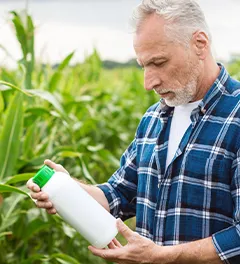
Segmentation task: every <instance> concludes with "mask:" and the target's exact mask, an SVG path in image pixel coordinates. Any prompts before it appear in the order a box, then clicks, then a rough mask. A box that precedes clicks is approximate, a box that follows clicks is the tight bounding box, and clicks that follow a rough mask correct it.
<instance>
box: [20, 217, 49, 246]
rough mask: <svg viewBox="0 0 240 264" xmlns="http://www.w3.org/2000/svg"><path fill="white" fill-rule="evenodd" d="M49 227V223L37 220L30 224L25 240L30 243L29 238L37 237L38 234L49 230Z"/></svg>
mask: <svg viewBox="0 0 240 264" xmlns="http://www.w3.org/2000/svg"><path fill="white" fill-rule="evenodd" d="M49 227H50V223H49V222H44V221H43V220H41V219H39V218H37V219H35V220H33V221H32V222H30V223H29V224H28V228H27V230H26V232H25V234H24V238H23V239H24V240H25V241H28V240H29V238H31V237H33V236H36V234H37V233H39V232H40V231H41V230H45V229H46V230H49Z"/></svg>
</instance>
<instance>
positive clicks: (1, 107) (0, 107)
mask: <svg viewBox="0 0 240 264" xmlns="http://www.w3.org/2000/svg"><path fill="white" fill-rule="evenodd" d="M3 110H4V100H3V96H2V92H1V91H0V113H1V112H3Z"/></svg>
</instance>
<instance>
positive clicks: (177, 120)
mask: <svg viewBox="0 0 240 264" xmlns="http://www.w3.org/2000/svg"><path fill="white" fill-rule="evenodd" d="M200 101H201V100H199V101H196V102H193V103H188V104H185V105H179V106H175V108H174V113H173V117H172V122H171V127H170V134H169V141H168V153H167V160H166V170H167V167H168V165H169V164H170V163H171V161H172V159H173V157H174V155H175V153H176V151H177V149H178V146H179V144H180V142H181V140H182V138H183V135H184V133H185V132H186V130H187V128H188V127H189V125H190V124H191V119H190V116H191V113H192V110H193V109H194V108H196V107H197V106H198V105H199V103H200Z"/></svg>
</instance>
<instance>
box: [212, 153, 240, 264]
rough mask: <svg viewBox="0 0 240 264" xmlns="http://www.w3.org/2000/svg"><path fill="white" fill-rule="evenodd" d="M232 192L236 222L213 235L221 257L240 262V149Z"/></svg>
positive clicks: (229, 262)
mask: <svg viewBox="0 0 240 264" xmlns="http://www.w3.org/2000/svg"><path fill="white" fill-rule="evenodd" d="M232 169H233V178H232V183H231V193H232V198H233V204H234V212H233V213H234V214H233V216H234V224H233V225H232V226H231V227H229V228H227V229H224V230H221V231H220V232H217V233H216V234H214V235H213V236H212V239H213V243H214V245H215V248H216V250H217V253H218V255H219V257H220V259H221V260H222V261H223V262H224V263H227V264H239V263H240V150H239V151H238V155H237V158H236V159H235V160H234V162H233V165H232Z"/></svg>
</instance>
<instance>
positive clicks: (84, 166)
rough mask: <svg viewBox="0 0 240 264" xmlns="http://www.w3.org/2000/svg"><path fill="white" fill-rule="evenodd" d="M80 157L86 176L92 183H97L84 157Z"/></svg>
mask: <svg viewBox="0 0 240 264" xmlns="http://www.w3.org/2000/svg"><path fill="white" fill-rule="evenodd" d="M79 159H80V163H81V167H82V171H83V176H84V178H86V179H88V180H89V181H90V182H91V183H92V184H96V181H95V180H94V179H93V177H92V176H91V174H90V172H89V171H88V169H87V166H86V164H85V162H84V160H83V158H81V157H80V158H79Z"/></svg>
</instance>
